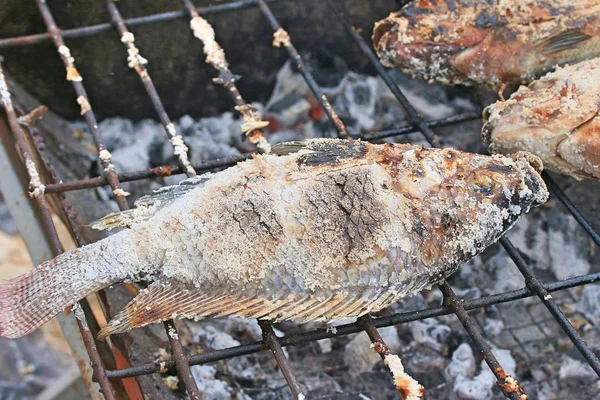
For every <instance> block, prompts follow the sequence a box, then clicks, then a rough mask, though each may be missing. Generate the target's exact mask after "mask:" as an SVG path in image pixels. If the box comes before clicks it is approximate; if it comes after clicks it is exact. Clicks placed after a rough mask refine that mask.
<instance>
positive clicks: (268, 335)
mask: <svg viewBox="0 0 600 400" xmlns="http://www.w3.org/2000/svg"><path fill="white" fill-rule="evenodd" d="M258 325H260V329H262V332H263V343H264V344H265V346H268V348H269V349H271V352H272V353H273V356H275V360H277V364H278V365H279V368H280V369H281V373H282V374H283V377H284V378H285V381H286V382H287V384H288V386H289V387H290V390H291V392H292V396H294V399H303V398H304V394H303V393H302V388H300V384H299V383H298V381H297V380H296V377H295V376H294V372H293V371H292V366H291V365H290V362H289V361H288V359H287V357H286V356H285V353H284V352H283V349H282V348H281V344H280V343H279V338H278V337H277V335H275V332H274V331H273V327H272V326H271V323H270V322H269V321H265V320H259V321H258Z"/></svg>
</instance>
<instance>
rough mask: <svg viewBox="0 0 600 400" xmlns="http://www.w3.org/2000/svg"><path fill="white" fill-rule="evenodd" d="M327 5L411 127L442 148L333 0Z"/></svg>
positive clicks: (328, 1) (329, 0)
mask: <svg viewBox="0 0 600 400" xmlns="http://www.w3.org/2000/svg"><path fill="white" fill-rule="evenodd" d="M327 3H328V4H329V8H331V10H332V11H333V13H334V14H335V16H336V17H337V18H338V20H339V21H340V22H341V24H342V25H343V27H344V29H345V30H346V33H347V34H348V36H350V37H351V38H352V39H353V40H354V42H355V43H356V44H357V45H358V46H359V47H360V49H361V50H362V52H363V54H364V55H365V56H366V57H367V58H368V59H369V61H370V62H371V65H373V67H374V68H375V70H376V71H377V74H379V76H380V77H381V78H382V79H383V81H384V82H385V84H386V86H387V87H388V88H389V89H390V90H391V91H392V94H393V95H394V97H395V98H396V99H397V100H398V102H399V103H400V104H401V105H402V108H404V110H405V111H406V112H407V114H408V116H409V121H410V123H411V125H413V126H414V127H415V128H418V129H419V131H421V133H422V134H423V136H424V137H425V139H427V141H428V142H429V144H431V145H432V146H433V147H442V144H441V142H440V140H439V139H438V137H437V136H436V134H435V133H434V132H433V131H432V130H431V128H430V127H429V126H428V125H427V123H426V122H425V120H424V119H423V117H422V116H421V115H420V114H419V112H418V111H417V110H416V109H415V108H414V107H413V105H412V104H411V103H410V101H408V99H407V98H406V96H405V95H404V93H402V91H401V90H400V88H399V87H398V85H396V82H394V80H393V79H392V77H391V76H390V75H389V74H388V73H387V71H386V70H385V68H384V67H383V65H381V63H380V62H379V60H378V59H377V56H376V55H375V54H374V53H373V50H371V46H370V45H369V44H368V43H367V42H366V41H365V40H364V39H363V37H362V36H361V35H360V34H359V33H358V32H357V31H356V30H355V29H353V28H352V25H350V22H348V20H347V19H346V18H345V17H344V15H343V14H342V12H341V11H340V10H339V9H338V8H337V7H336V5H335V4H334V3H333V0H327Z"/></svg>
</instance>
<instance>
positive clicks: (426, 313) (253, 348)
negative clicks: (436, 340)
mask: <svg viewBox="0 0 600 400" xmlns="http://www.w3.org/2000/svg"><path fill="white" fill-rule="evenodd" d="M595 282H600V273H595V274H589V275H584V276H579V277H576V278H571V279H566V280H564V281H557V282H552V283H549V284H543V285H542V286H543V287H544V288H545V289H546V290H547V291H548V292H551V293H552V292H557V291H561V290H565V289H569V288H573V287H577V286H582V285H587V284H590V283H595ZM535 295H536V294H535V293H534V292H532V291H531V290H530V289H528V288H527V287H524V288H521V289H517V290H513V291H510V292H505V293H500V294H495V295H491V296H483V297H480V298H477V299H472V300H464V301H463V302H462V304H463V306H464V308H465V309H466V310H467V311H470V310H476V309H479V308H483V307H488V306H492V305H496V304H502V303H508V302H511V301H516V300H521V299H525V298H528V297H533V296H535ZM449 314H453V310H452V309H451V308H450V306H449V305H444V304H442V305H441V306H438V307H432V308H426V309H423V310H417V311H407V312H402V313H396V314H392V315H389V316H385V317H376V318H373V324H374V325H375V327H377V328H385V327H387V326H392V325H398V324H402V323H407V322H412V321H419V320H423V319H427V318H433V317H440V316H442V315H449ZM335 328H336V333H333V332H332V331H331V330H328V329H325V328H323V329H315V330H312V331H309V332H303V333H299V334H292V335H287V336H284V337H282V338H279V342H280V343H281V346H282V347H286V346H294V345H298V344H303V343H308V342H313V341H317V340H321V339H327V338H332V337H338V336H344V335H350V334H353V333H358V332H360V331H362V330H364V329H363V327H362V326H360V325H359V324H358V323H352V324H345V325H339V326H336V327H335ZM263 350H266V348H265V347H264V345H263V344H262V343H261V342H255V343H250V344H244V345H240V346H236V347H230V348H227V349H223V350H215V351H211V352H206V353H203V354H196V355H192V356H190V357H189V361H190V365H197V364H206V363H210V362H215V361H220V360H224V359H228V358H234V357H239V356H243V355H248V354H253V353H258V352H260V351H263ZM174 365H175V363H174V362H173V361H167V363H166V365H165V366H166V367H167V368H172V367H173V366H174ZM159 370H160V366H159V365H158V364H155V363H146V364H139V365H135V366H133V367H130V368H122V369H118V370H110V371H107V374H108V376H109V378H110V379H123V378H129V377H133V376H138V375H143V374H152V373H156V372H158V371H159Z"/></svg>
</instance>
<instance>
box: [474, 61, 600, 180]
mask: <svg viewBox="0 0 600 400" xmlns="http://www.w3.org/2000/svg"><path fill="white" fill-rule="evenodd" d="M599 110H600V58H595V59H593V60H589V61H583V62H581V63H578V64H575V65H571V66H567V67H564V68H561V67H559V68H557V69H556V71H555V72H551V73H549V74H547V75H545V76H544V77H543V78H541V79H539V80H537V81H534V82H533V83H532V84H531V85H529V86H528V87H527V86H521V87H520V88H519V90H518V91H517V92H515V93H514V94H513V95H512V96H511V97H510V99H509V100H506V101H499V102H497V103H495V104H492V105H491V106H489V107H487V108H486V110H485V111H484V121H485V123H484V126H483V130H482V139H483V141H484V142H485V143H486V144H488V145H489V149H490V151H491V152H492V153H504V154H510V153H515V152H517V151H521V150H524V151H529V152H531V153H533V154H535V155H536V156H538V157H540V158H541V159H542V161H543V163H544V166H546V167H547V168H548V169H551V170H553V171H556V172H560V173H563V174H567V175H571V176H572V177H574V178H576V179H578V180H579V179H584V178H594V179H600V112H599Z"/></svg>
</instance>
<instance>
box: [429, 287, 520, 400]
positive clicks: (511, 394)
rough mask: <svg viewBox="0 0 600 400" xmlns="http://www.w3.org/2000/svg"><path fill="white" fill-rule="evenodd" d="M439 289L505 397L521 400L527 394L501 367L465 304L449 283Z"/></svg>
mask: <svg viewBox="0 0 600 400" xmlns="http://www.w3.org/2000/svg"><path fill="white" fill-rule="evenodd" d="M439 287H440V290H441V291H442V293H443V295H444V304H445V305H446V306H448V307H449V308H451V309H452V311H453V312H454V314H456V316H457V317H458V319H459V321H460V323H461V324H462V325H463V327H464V328H465V330H466V331H467V333H468V334H469V337H470V338H471V339H472V340H473V344H475V347H476V349H477V350H478V351H479V352H480V353H481V355H482V356H483V359H484V360H485V362H486V364H487V365H488V366H489V367H490V369H491V370H492V373H493V374H494V376H496V379H497V380H498V385H499V386H500V388H502V391H503V392H504V395H505V396H506V397H508V398H510V399H515V400H519V399H521V398H522V397H521V396H522V395H524V394H525V392H524V391H523V389H522V388H521V387H520V386H519V384H518V383H517V381H516V379H514V378H513V377H510V375H508V374H507V373H506V372H505V371H504V368H503V367H502V365H500V363H499V362H498V359H497V358H496V356H494V353H493V352H492V347H491V346H490V345H489V344H488V343H487V341H486V340H485V339H484V338H483V335H482V334H481V331H480V330H479V329H477V326H476V325H475V323H474V321H473V319H472V318H471V317H469V314H467V310H466V308H465V306H464V304H463V302H462V301H461V300H460V299H459V298H457V297H456V294H455V293H454V290H452V288H451V287H450V285H449V284H448V282H444V283H442V284H440V285H439Z"/></svg>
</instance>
